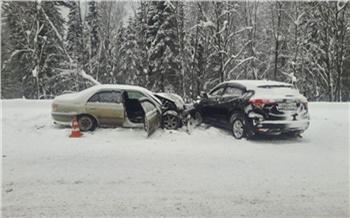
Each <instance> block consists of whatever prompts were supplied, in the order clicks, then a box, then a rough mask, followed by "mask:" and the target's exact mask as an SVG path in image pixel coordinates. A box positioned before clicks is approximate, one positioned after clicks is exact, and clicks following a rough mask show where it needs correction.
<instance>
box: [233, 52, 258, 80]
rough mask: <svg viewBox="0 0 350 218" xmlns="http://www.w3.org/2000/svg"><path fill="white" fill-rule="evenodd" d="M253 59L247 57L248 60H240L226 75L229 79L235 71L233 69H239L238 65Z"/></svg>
mask: <svg viewBox="0 0 350 218" xmlns="http://www.w3.org/2000/svg"><path fill="white" fill-rule="evenodd" d="M253 58H254V56H252V57H248V58H245V59H243V60H241V61H240V62H239V63H238V64H237V65H236V66H235V67H234V68H233V69H231V70H230V72H229V73H228V76H229V78H230V77H231V74H232V73H233V72H234V71H235V69H237V67H239V66H240V65H242V64H244V63H245V62H246V61H249V60H251V59H253ZM242 72H243V71H242ZM238 76H239V75H238ZM238 76H237V77H238Z"/></svg>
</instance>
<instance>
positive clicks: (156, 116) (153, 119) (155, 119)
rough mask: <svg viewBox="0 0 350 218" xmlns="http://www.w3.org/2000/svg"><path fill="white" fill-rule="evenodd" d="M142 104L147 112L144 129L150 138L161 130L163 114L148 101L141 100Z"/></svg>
mask: <svg viewBox="0 0 350 218" xmlns="http://www.w3.org/2000/svg"><path fill="white" fill-rule="evenodd" d="M140 103H141V106H142V107H143V109H144V111H145V120H144V129H145V130H146V132H147V137H149V136H151V135H152V134H153V133H154V132H155V131H156V130H157V129H158V128H159V126H160V121H161V114H160V113H159V110H158V109H157V107H156V106H155V105H154V104H153V103H152V102H151V101H149V100H148V99H144V100H141V101H140Z"/></svg>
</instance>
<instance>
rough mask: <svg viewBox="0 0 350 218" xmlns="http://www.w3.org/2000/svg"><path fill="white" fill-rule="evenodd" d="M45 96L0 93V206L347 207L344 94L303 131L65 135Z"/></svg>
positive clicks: (326, 212)
mask: <svg viewBox="0 0 350 218" xmlns="http://www.w3.org/2000/svg"><path fill="white" fill-rule="evenodd" d="M51 102H52V101H50V100H42V101H30V100H22V99H19V100H4V101H2V118H1V119H2V139H3V140H2V167H3V168H2V176H3V177H2V216H3V217H102V216H104V217H105V216H114V217H116V216H119V217H125V216H141V217H160V216H171V217H174V216H176V217H178V216H191V217H193V216H196V217H198V216H204V217H243V216H247V217H256V216H259V217H283V216H291V217H310V216H312V217H321V216H324V217H349V209H348V208H349V186H348V185H349V123H350V122H349V104H330V103H310V113H311V126H310V128H309V129H308V130H307V131H306V132H305V133H304V134H303V138H298V139H290V138H282V137H272V138H271V137H269V138H266V137H264V138H259V139H254V140H249V141H247V140H240V141H238V140H235V139H234V138H233V137H232V136H231V134H230V133H229V132H227V131H224V130H221V129H217V128H213V127H210V128H208V129H206V128H205V126H201V127H199V128H195V129H194V130H193V131H192V134H191V135H188V134H187V133H186V132H185V131H184V130H180V131H164V130H161V129H159V130H158V131H157V132H156V133H155V134H154V135H152V136H151V137H150V138H148V139H147V138H146V133H145V132H144V131H143V130H141V129H122V128H117V129H107V128H104V129H101V128H98V129H97V130H96V131H94V132H92V133H85V134H84V136H83V137H82V138H78V139H72V138H69V137H68V136H69V134H70V133H71V129H70V128H61V127H57V126H55V125H54V124H53V123H52V120H51V117H50V106H51Z"/></svg>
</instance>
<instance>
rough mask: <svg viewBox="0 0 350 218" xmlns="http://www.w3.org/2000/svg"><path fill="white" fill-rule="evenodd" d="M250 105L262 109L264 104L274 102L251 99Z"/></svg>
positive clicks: (272, 102)
mask: <svg viewBox="0 0 350 218" xmlns="http://www.w3.org/2000/svg"><path fill="white" fill-rule="evenodd" d="M250 103H251V104H252V105H253V106H254V107H255V108H257V109H263V108H264V107H265V105H266V104H275V103H276V101H274V100H269V99H252V100H250Z"/></svg>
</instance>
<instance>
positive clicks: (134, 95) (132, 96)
mask: <svg viewBox="0 0 350 218" xmlns="http://www.w3.org/2000/svg"><path fill="white" fill-rule="evenodd" d="M128 97H129V99H139V98H142V97H145V96H144V95H143V94H142V93H141V92H137V91H128Z"/></svg>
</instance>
